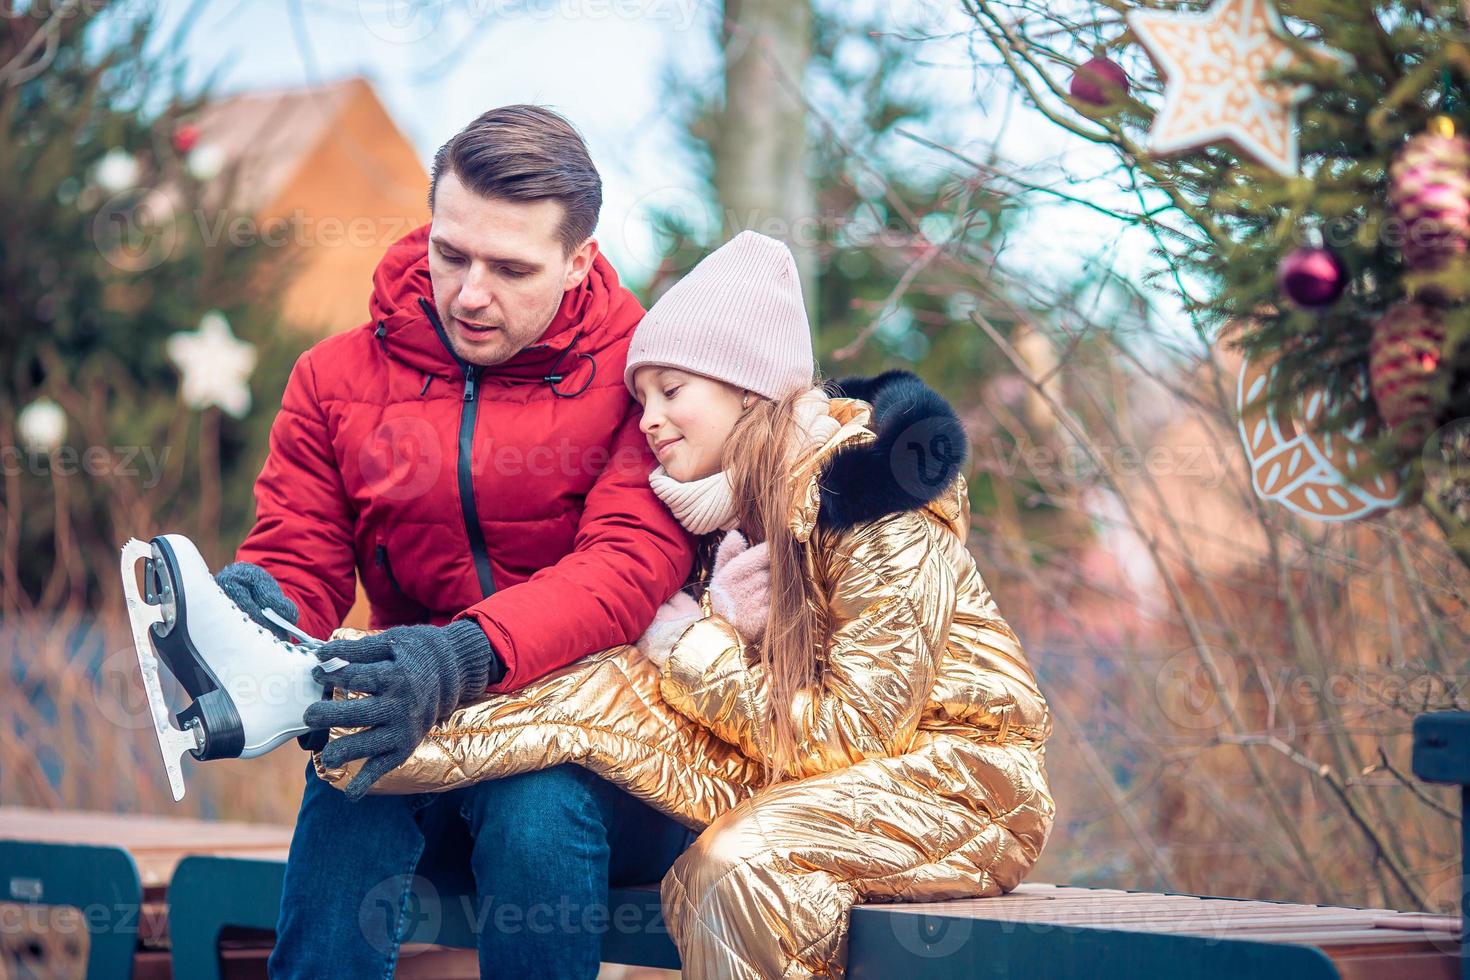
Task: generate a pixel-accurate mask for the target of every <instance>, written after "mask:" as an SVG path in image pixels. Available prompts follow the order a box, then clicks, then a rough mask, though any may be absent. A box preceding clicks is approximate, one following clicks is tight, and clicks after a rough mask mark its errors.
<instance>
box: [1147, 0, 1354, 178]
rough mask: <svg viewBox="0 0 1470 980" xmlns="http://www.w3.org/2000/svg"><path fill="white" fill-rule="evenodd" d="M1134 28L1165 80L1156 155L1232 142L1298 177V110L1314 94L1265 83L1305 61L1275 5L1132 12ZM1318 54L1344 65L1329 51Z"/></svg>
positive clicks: (1244, 2) (1152, 146)
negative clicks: (1291, 43) (1267, 75)
mask: <svg viewBox="0 0 1470 980" xmlns="http://www.w3.org/2000/svg"><path fill="white" fill-rule="evenodd" d="M1128 26H1129V27H1130V28H1132V30H1133V33H1134V34H1136V35H1137V36H1138V39H1139V41H1141V42H1142V43H1143V46H1144V48H1145V49H1146V50H1147V51H1148V53H1149V56H1150V57H1151V58H1152V59H1153V62H1154V65H1155V67H1157V68H1158V70H1159V75H1160V76H1161V77H1163V79H1164V81H1165V83H1166V84H1165V89H1164V106H1163V108H1162V109H1160V110H1159V112H1158V115H1156V116H1155V117H1154V122H1153V126H1152V127H1151V128H1150V129H1149V145H1148V149H1149V150H1150V152H1153V153H1156V154H1159V155H1165V154H1170V153H1179V152H1182V151H1185V150H1193V149H1197V148H1199V147H1201V146H1204V145H1206V144H1209V143H1214V142H1217V141H1219V140H1229V141H1231V142H1232V143H1234V144H1235V145H1236V146H1237V147H1238V148H1239V149H1240V150H1241V151H1242V152H1244V153H1246V154H1248V155H1249V156H1252V157H1254V158H1255V159H1256V160H1258V161H1260V162H1261V163H1262V164H1264V165H1266V166H1268V167H1270V168H1271V169H1272V170H1275V171H1276V172H1277V173H1280V174H1284V175H1288V176H1289V175H1291V174H1295V173H1296V172H1297V140H1296V108H1297V104H1298V103H1300V102H1301V101H1302V100H1303V99H1305V98H1306V97H1307V95H1308V93H1309V91H1310V90H1309V89H1308V87H1307V86H1304V85H1298V86H1294V87H1288V86H1286V85H1283V84H1282V83H1280V82H1268V81H1266V80H1264V79H1263V75H1265V73H1266V72H1268V71H1270V70H1273V69H1284V68H1288V67H1291V66H1292V65H1293V64H1295V63H1297V62H1298V61H1300V60H1301V57H1300V55H1298V54H1297V53H1296V52H1295V51H1293V50H1292V49H1291V48H1290V47H1289V46H1288V45H1287V43H1286V39H1287V38H1290V36H1291V35H1290V34H1288V33H1287V31H1286V27H1285V26H1284V25H1283V24H1282V22H1281V15H1280V14H1279V13H1277V11H1276V8H1275V6H1274V5H1273V4H1272V3H1271V2H1270V0H1219V2H1218V3H1216V4H1214V5H1213V6H1212V7H1210V9H1209V10H1206V11H1202V12H1187V13H1177V12H1173V11H1164V10H1133V11H1130V12H1129V14H1128ZM1313 51H1314V53H1320V54H1321V55H1323V56H1326V57H1333V58H1338V59H1339V60H1342V55H1341V54H1340V53H1338V52H1335V51H1330V50H1328V49H1326V48H1321V47H1314V48H1313Z"/></svg>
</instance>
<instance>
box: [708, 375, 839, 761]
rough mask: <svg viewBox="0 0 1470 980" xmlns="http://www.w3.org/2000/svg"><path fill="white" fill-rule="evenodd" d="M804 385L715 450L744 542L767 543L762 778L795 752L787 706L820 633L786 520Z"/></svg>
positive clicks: (809, 584)
mask: <svg viewBox="0 0 1470 980" xmlns="http://www.w3.org/2000/svg"><path fill="white" fill-rule="evenodd" d="M818 383H820V382H818ZM806 390H807V389H800V390H798V391H795V392H792V393H791V394H789V395H787V396H786V397H784V398H780V399H770V398H760V399H759V400H757V401H756V403H755V404H754V405H752V406H751V407H750V408H749V409H747V410H746V412H745V414H744V415H742V416H741V417H740V419H739V420H738V421H736V423H735V427H734V428H733V429H732V430H731V432H730V435H729V436H728V438H727V439H726V441H725V447H724V452H723V455H722V466H723V468H724V470H725V473H726V475H727V477H728V478H729V481H730V487H731V491H732V496H733V497H734V500H735V515H736V517H737V519H738V520H739V527H740V529H741V530H742V531H743V532H744V533H745V534H746V536H747V538H748V539H749V541H750V543H751V545H756V544H759V543H760V542H762V541H764V542H765V543H766V545H767V546H768V547H769V549H770V557H771V601H770V611H769V612H768V614H767V617H766V629H765V633H764V634H763V635H762V637H761V639H760V643H759V646H760V659H761V664H762V665H763V666H764V668H765V671H766V678H767V681H768V684H769V695H770V697H769V705H768V706H769V709H770V715H769V717H768V719H767V724H766V728H765V731H763V732H762V731H757V732H756V735H757V737H758V738H760V739H763V740H764V741H765V743H766V744H765V748H766V752H767V756H768V758H769V760H770V762H769V764H768V766H767V769H766V784H767V785H770V784H771V783H773V782H777V781H779V780H780V779H782V778H784V777H785V775H786V774H787V773H788V770H789V768H790V767H791V766H792V765H793V763H794V762H795V760H796V758H797V754H798V745H797V726H796V721H795V719H794V718H793V710H794V709H795V707H796V706H797V704H798V702H797V695H798V694H799V693H800V692H802V691H808V690H811V689H813V688H814V687H815V685H816V683H817V680H818V653H819V645H820V644H821V643H823V642H825V640H826V629H827V623H826V616H825V610H826V599H825V597H824V596H822V595H820V594H819V592H818V589H817V583H816V582H815V581H813V576H812V575H811V574H810V572H809V569H811V568H813V567H814V566H812V565H811V564H810V561H809V555H808V545H807V544H806V543H803V542H800V541H797V540H796V538H795V536H794V535H792V533H791V529H790V527H789V526H788V518H789V517H790V513H791V505H792V503H793V489H794V488H793V487H792V486H791V481H790V475H791V468H792V465H793V464H794V463H795V462H796V456H797V452H798V449H799V444H798V440H799V437H800V430H799V427H798V424H797V420H796V414H795V405H796V401H797V399H798V398H800V397H801V396H802V394H803V393H804V392H805V391H806ZM801 704H802V705H806V704H808V702H806V701H802V702H801Z"/></svg>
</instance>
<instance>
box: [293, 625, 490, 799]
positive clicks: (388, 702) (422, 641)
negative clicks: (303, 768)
mask: <svg viewBox="0 0 1470 980" xmlns="http://www.w3.org/2000/svg"><path fill="white" fill-rule="evenodd" d="M316 655H317V657H318V658H319V659H321V660H330V659H331V658H332V657H341V658H342V659H343V660H346V661H348V664H347V666H345V667H341V668H338V669H337V670H336V671H333V672H332V673H331V674H327V673H325V672H324V671H323V670H322V668H321V666H320V665H318V666H316V667H313V668H312V671H311V673H312V676H313V677H314V678H316V680H317V681H318V682H320V683H323V684H326V683H331V684H333V685H335V686H337V687H343V688H347V689H348V690H352V691H362V692H365V693H367V694H370V695H372V696H371V697H366V698H351V699H349V700H346V701H318V702H316V703H315V704H312V705H311V706H310V707H308V708H307V709H306V712H305V714H304V715H303V716H302V720H303V721H304V722H306V724H307V725H309V726H311V727H312V728H332V727H344V728H365V729H367V730H366V731H362V732H353V733H352V734H350V735H344V736H342V737H341V738H338V739H336V740H335V741H332V742H329V743H328V744H327V747H326V748H324V749H322V755H321V761H322V764H323V765H324V766H327V767H329V768H336V767H338V766H341V765H343V764H344V763H347V762H349V761H351V760H352V759H366V760H367V762H366V763H364V764H363V767H362V770H361V771H360V772H358V774H357V775H356V776H355V777H353V779H352V781H351V782H350V783H348V784H347V788H346V789H345V790H343V792H345V793H346V794H347V797H348V798H349V799H351V800H353V801H356V800H360V799H362V797H363V796H364V794H366V793H367V791H368V788H369V787H370V786H372V784H373V783H375V782H377V781H378V779H379V778H380V777H382V776H383V774H384V773H388V772H391V771H392V770H394V769H397V768H398V767H399V766H401V765H402V764H403V763H404V762H405V761H406V760H407V759H408V757H409V756H410V755H412V754H413V750H414V749H415V748H416V747H417V746H418V744H419V743H420V742H422V741H423V740H424V736H425V735H426V734H427V733H428V731H429V729H430V728H432V727H434V725H436V724H438V723H439V722H441V721H443V720H444V719H445V718H447V717H449V715H450V714H452V713H453V712H454V709H456V708H458V707H459V706H460V705H461V704H462V703H464V702H465V701H467V700H468V699H471V698H474V697H477V696H479V695H481V694H483V693H484V691H485V688H486V687H487V686H488V685H490V684H493V683H495V681H497V680H499V679H500V677H501V675H502V674H503V673H504V667H503V665H501V663H500V660H499V658H497V657H496V656H495V651H494V649H493V648H492V647H491V645H490V640H489V638H488V637H486V636H485V633H484V631H483V630H481V629H480V627H479V626H477V625H476V624H475V623H474V622H472V621H470V620H457V621H455V622H453V623H450V624H449V625H448V626H395V627H393V628H392V629H388V630H384V631H383V632H382V633H376V634H374V635H372V636H365V637H363V638H361V639H357V640H333V641H331V642H329V643H325V644H323V645H322V646H320V647H318V648H317V650H316Z"/></svg>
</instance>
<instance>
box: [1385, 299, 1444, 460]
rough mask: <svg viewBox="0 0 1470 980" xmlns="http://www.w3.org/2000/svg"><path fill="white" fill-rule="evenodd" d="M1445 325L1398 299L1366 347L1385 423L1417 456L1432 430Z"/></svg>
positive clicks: (1428, 308) (1402, 445)
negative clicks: (1436, 382)
mask: <svg viewBox="0 0 1470 980" xmlns="http://www.w3.org/2000/svg"><path fill="white" fill-rule="evenodd" d="M1444 337H1445V330H1444V324H1443V323H1442V322H1440V319H1439V315H1438V313H1437V312H1436V311H1435V309H1434V308H1433V307H1431V306H1427V305H1425V304H1423V303H1417V302H1414V301H1413V300H1401V301H1399V302H1397V303H1395V304H1394V305H1393V306H1390V307H1389V308H1388V310H1387V311H1385V312H1384V314H1383V317H1382V318H1381V319H1380V320H1379V321H1378V323H1377V325H1376V326H1374V328H1373V339H1372V341H1371V343H1370V344H1369V347H1368V384H1369V386H1370V388H1371V389H1372V391H1373V401H1374V404H1376V405H1377V407H1378V414H1379V416H1380V417H1381V418H1382V419H1383V421H1384V423H1385V424H1387V425H1388V426H1389V427H1390V428H1392V429H1393V430H1394V435H1395V441H1396V442H1397V443H1398V445H1399V447H1400V448H1401V449H1402V450H1403V451H1404V452H1406V453H1417V452H1419V451H1420V449H1421V448H1423V446H1424V440H1425V439H1427V438H1428V437H1429V434H1430V433H1431V432H1433V431H1434V428H1435V422H1436V421H1437V419H1438V410H1437V406H1436V405H1435V401H1434V397H1433V388H1434V380H1435V375H1436V374H1437V373H1438V371H1439V360H1440V348H1441V347H1442V346H1443V345H1444Z"/></svg>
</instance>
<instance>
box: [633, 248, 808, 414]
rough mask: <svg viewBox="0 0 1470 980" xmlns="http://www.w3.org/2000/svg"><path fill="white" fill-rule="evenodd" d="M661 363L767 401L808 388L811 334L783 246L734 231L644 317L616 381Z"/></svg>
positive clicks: (791, 260) (792, 267) (798, 283)
mask: <svg viewBox="0 0 1470 980" xmlns="http://www.w3.org/2000/svg"><path fill="white" fill-rule="evenodd" d="M645 364H664V365H668V366H669V367H676V368H682V369H683V370H686V371H693V372H695V373H696V374H703V375H706V376H707V377H711V378H718V379H720V380H721V381H728V382H729V383H730V384H732V385H735V386H737V387H740V388H748V389H750V390H751V391H754V392H756V393H757V394H761V395H765V396H766V397H767V398H781V397H783V396H784V395H787V394H789V393H790V392H792V391H794V390H797V389H800V388H808V387H811V385H812V384H813V383H814V382H813V379H814V377H815V373H816V372H815V364H814V361H813V359H812V333H811V327H810V326H808V324H807V319H806V305H805V304H804V303H803V302H802V299H801V280H800V278H798V276H797V273H796V260H795V259H794V258H793V257H792V255H791V249H789V248H787V247H786V246H785V244H783V243H782V242H779V241H777V240H776V239H774V238H768V237H767V236H765V235H761V234H757V233H756V232H753V231H742V232H741V233H740V234H738V235H736V236H735V237H734V238H732V239H730V240H729V241H728V242H726V243H725V244H724V245H721V246H720V247H719V248H717V249H715V250H714V251H713V252H711V253H710V254H709V255H707V256H705V257H704V259H703V261H701V262H700V263H699V264H698V265H696V266H695V267H694V268H693V269H691V270H690V272H689V274H688V275H686V276H685V277H684V278H683V279H680V280H679V281H678V282H676V283H674V284H673V285H672V286H670V287H669V289H668V292H666V293H664V294H663V295H662V296H660V297H659V298H658V301H657V302H655V303H654V304H653V306H652V307H651V308H650V309H649V310H648V312H647V313H646V314H644V316H643V319H642V320H641V321H640V322H639V324H638V327H637V329H635V330H634V331H633V340H632V342H631V343H630V344H629V345H628V367H627V369H626V370H624V371H623V383H624V384H626V385H627V386H628V390H629V391H630V392H631V391H633V372H634V371H636V370H638V369H639V368H640V367H642V366H643V365H645Z"/></svg>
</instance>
